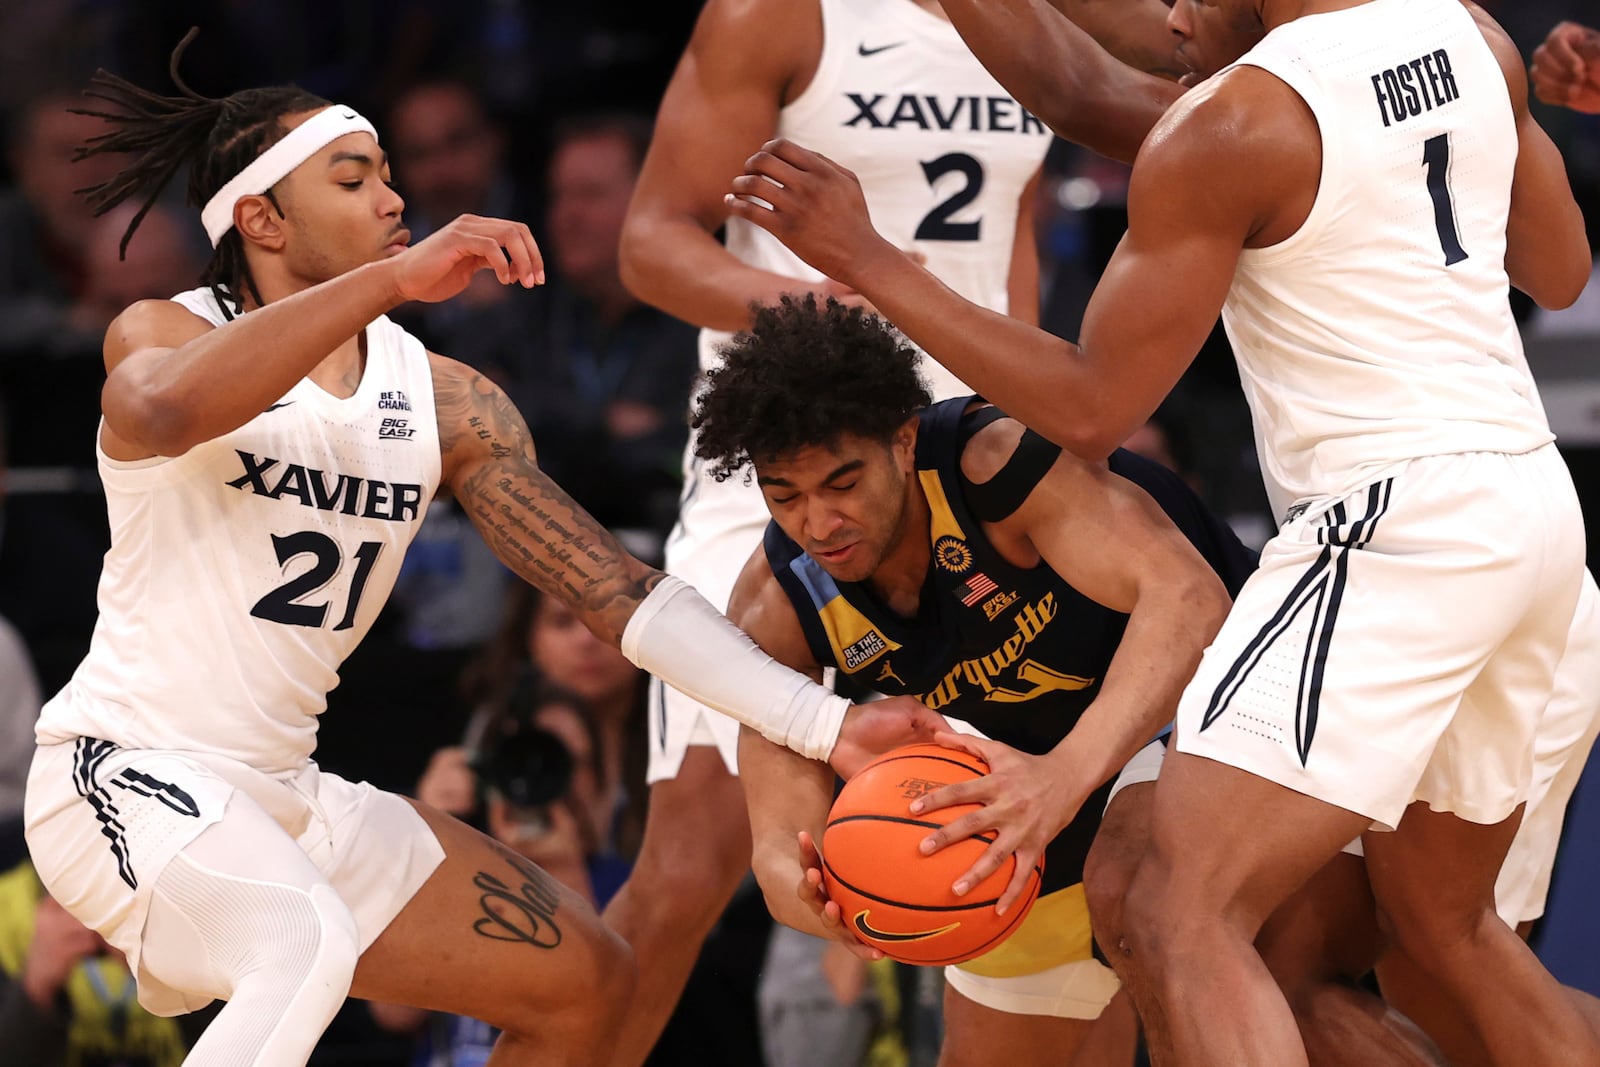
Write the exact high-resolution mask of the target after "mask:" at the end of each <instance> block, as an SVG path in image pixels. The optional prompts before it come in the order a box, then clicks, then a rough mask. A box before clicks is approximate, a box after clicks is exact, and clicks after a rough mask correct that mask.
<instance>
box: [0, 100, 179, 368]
mask: <svg viewBox="0 0 1600 1067" xmlns="http://www.w3.org/2000/svg"><path fill="white" fill-rule="evenodd" d="M82 103H83V101H82V100H81V99H80V98H78V97H77V96H75V95H73V94H70V93H65V92H51V93H46V94H43V95H40V96H38V97H36V98H35V99H33V100H32V101H31V102H29V103H28V104H26V105H24V106H23V107H22V108H21V109H20V111H19V112H18V114H17V115H16V116H15V121H14V125H13V127H12V129H11V131H10V137H9V143H8V145H7V148H8V150H9V160H10V163H11V170H12V173H13V174H14V175H15V177H16V188H15V189H14V190H12V191H9V192H6V193H3V194H0V359H5V358H12V359H14V358H17V357H19V356H22V355H30V356H31V355H37V354H39V353H41V352H43V353H57V352H59V351H60V347H61V345H62V344H63V343H64V344H65V345H66V346H67V348H68V349H69V350H70V351H76V350H77V349H78V347H79V346H81V344H82V335H81V334H80V333H79V332H78V331H76V330H72V329H70V328H69V326H70V323H71V315H72V306H73V304H74V303H75V302H76V301H77V300H78V299H80V298H81V297H82V296H83V293H84V290H85V287H86V283H87V278H88V265H87V261H86V258H87V254H88V247H89V240H90V235H91V233H92V232H93V230H94V225H95V219H94V214H93V212H92V211H91V210H90V208H89V206H88V204H87V203H86V202H85V201H84V199H83V198H82V197H80V196H78V195H77V194H76V193H75V192H74V191H73V190H75V189H82V188H84V187H85V186H88V185H94V184H97V183H99V182H101V181H104V180H106V179H107V178H109V177H110V176H111V175H112V174H115V173H116V171H117V170H118V168H119V167H120V166H121V161H120V159H119V158H118V157H117V156H115V155H102V156H96V157H93V158H92V159H90V160H86V161H83V162H79V163H74V162H73V161H72V157H73V153H74V152H75V151H76V149H77V147H78V146H79V145H80V144H82V143H83V142H84V141H86V140H88V139H89V138H92V137H94V136H95V135H96V134H99V133H101V132H103V131H104V130H105V124H104V123H102V122H101V120H99V119H96V118H91V117H89V116H87V115H74V114H72V113H71V112H70V111H68V110H67V109H68V108H73V107H78V106H80V105H81V104H82ZM168 295H170V294H168ZM93 351H94V352H95V353H97V354H98V352H99V345H98V343H96V344H95V345H94V346H93Z"/></svg>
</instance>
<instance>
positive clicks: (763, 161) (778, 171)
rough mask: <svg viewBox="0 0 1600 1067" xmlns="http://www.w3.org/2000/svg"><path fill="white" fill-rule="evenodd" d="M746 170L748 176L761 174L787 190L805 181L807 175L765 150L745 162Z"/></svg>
mask: <svg viewBox="0 0 1600 1067" xmlns="http://www.w3.org/2000/svg"><path fill="white" fill-rule="evenodd" d="M744 169H745V173H746V174H747V175H751V174H759V175H761V176H762V177H764V178H766V179H768V180H769V181H775V182H777V183H778V184H779V185H782V186H784V187H785V188H792V187H794V186H795V185H797V184H799V183H800V182H802V181H804V180H805V174H804V172H802V171H801V170H800V168H798V167H796V166H795V165H794V164H792V163H790V162H789V161H788V160H786V159H783V158H781V157H779V156H775V155H773V154H772V153H771V152H767V151H764V150H763V151H760V152H757V153H756V154H755V155H753V156H751V157H750V158H749V159H747V160H745V161H744Z"/></svg>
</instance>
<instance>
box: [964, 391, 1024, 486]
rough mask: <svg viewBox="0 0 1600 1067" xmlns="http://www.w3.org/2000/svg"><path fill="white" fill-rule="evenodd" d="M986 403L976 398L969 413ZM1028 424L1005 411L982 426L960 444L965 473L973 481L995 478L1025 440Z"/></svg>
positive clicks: (971, 482) (976, 482) (967, 411)
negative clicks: (1023, 437)
mask: <svg viewBox="0 0 1600 1067" xmlns="http://www.w3.org/2000/svg"><path fill="white" fill-rule="evenodd" d="M984 406H985V405H984V404H983V402H981V401H973V402H972V403H970V404H968V405H967V408H966V413H968V414H970V413H972V412H975V411H978V410H981V409H982V408H983V407H984ZM1026 430H1027V427H1025V426H1023V425H1022V423H1020V422H1018V421H1017V420H1016V419H1013V418H1012V417H1011V416H1009V415H1002V416H1000V417H999V418H996V419H994V420H993V421H992V422H989V423H987V424H986V425H984V426H981V427H979V428H978V429H977V430H976V431H974V432H973V433H971V434H969V435H968V436H967V437H966V439H965V440H964V441H962V442H961V444H960V446H959V447H960V449H961V476H962V477H963V478H965V479H966V480H967V481H968V482H969V483H970V484H973V485H981V484H983V483H985V482H988V481H991V480H992V479H993V478H994V477H995V475H997V474H999V473H1000V472H1001V471H1002V470H1004V469H1005V467H1006V465H1007V464H1008V463H1010V462H1011V459H1012V457H1013V456H1015V455H1016V453H1017V446H1018V445H1020V444H1021V443H1022V435H1023V434H1024V433H1025V432H1026Z"/></svg>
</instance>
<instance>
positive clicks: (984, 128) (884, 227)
mask: <svg viewBox="0 0 1600 1067" xmlns="http://www.w3.org/2000/svg"><path fill="white" fill-rule="evenodd" d="M818 2H819V3H820V5H821V8H822V35H823V44H822V57H821V60H820V62H819V64H818V66H817V71H816V74H815V75H814V76H813V77H812V79H811V82H810V83H809V84H808V85H807V86H806V88H805V90H804V91H803V92H801V94H800V96H799V97H797V98H796V99H795V100H794V101H792V102H791V103H790V104H788V105H787V106H786V107H784V108H783V109H782V110H781V111H780V112H779V115H778V134H779V135H780V136H783V137H787V138H789V139H790V140H792V141H794V142H796V143H797V144H800V145H803V146H805V147H806V148H810V149H813V150H815V151H818V152H821V153H822V154H823V155H825V156H827V157H828V158H830V159H832V160H833V161H834V162H836V163H838V164H840V165H841V166H844V167H848V168H849V169H850V170H852V171H854V172H855V174H856V176H857V177H858V178H860V179H861V188H862V191H863V193H865V195H866V200H867V209H868V211H869V213H870V214H871V216H872V224H873V226H874V227H875V228H876V229H877V231H878V232H879V233H881V234H882V235H883V236H884V237H885V239H887V240H888V241H889V242H890V243H891V244H893V245H895V246H896V247H897V248H900V249H902V250H905V251H916V252H920V253H921V254H922V255H924V256H926V257H927V262H926V266H927V268H928V270H930V271H932V272H933V273H934V274H935V275H937V276H938V277H939V279H940V280H941V281H943V282H944V283H945V284H946V285H948V286H950V288H952V289H954V290H955V291H956V292H958V293H960V294H961V295H962V296H964V297H966V298H967V299H968V300H971V301H972V302H973V303H976V304H982V305H983V306H984V307H987V308H992V309H994V310H996V311H1000V312H1004V311H1006V310H1007V308H1008V306H1009V303H1010V301H1009V299H1008V296H1007V290H1006V282H1007V278H1008V277H1009V275H1010V271H1011V249H1012V245H1013V243H1014V239H1015V236H1016V229H1017V201H1018V200H1019V199H1020V198H1021V196H1022V190H1023V188H1024V187H1025V186H1026V185H1027V183H1028V180H1029V179H1030V178H1032V177H1033V174H1034V172H1035V171H1037V170H1038V169H1039V165H1040V163H1042V162H1043V161H1044V154H1045V150H1046V149H1047V148H1048V147H1049V145H1050V133H1049V131H1048V130H1046V129H1045V127H1044V124H1043V123H1041V122H1040V121H1039V120H1038V119H1036V118H1034V117H1033V115H1031V114H1029V113H1028V112H1027V111H1026V110H1024V109H1023V107H1022V106H1021V105H1020V104H1018V103H1017V102H1016V101H1015V100H1013V99H1012V98H1011V94H1009V93H1007V92H1006V91H1005V90H1004V89H1002V88H1001V87H1000V83H999V82H997V81H995V80H994V77H993V76H992V75H991V74H990V73H989V72H988V71H987V70H985V69H984V68H983V65H982V64H981V63H979V62H978V61H977V59H976V58H974V57H973V55H972V53H971V52H970V51H968V50H967V46H966V44H964V43H963V42H962V40H961V35H960V34H958V33H957V32H956V30H955V27H954V26H952V25H950V23H949V22H947V21H946V20H944V19H943V18H940V17H939V16H938V15H935V14H932V13H931V12H929V11H926V10H924V9H922V8H920V7H918V6H917V5H916V4H914V3H912V2H911V0H818ZM727 247H728V249H729V251H731V252H732V253H733V254H734V255H735V256H737V257H739V259H741V260H743V261H744V262H746V263H749V264H751V265H753V266H756V267H760V268H762V269H763V270H769V271H773V272H775V273H778V274H783V275H787V276H789V277H792V278H804V279H807V280H813V281H815V280H820V279H821V278H822V275H821V274H820V273H818V272H817V271H816V270H813V269H812V268H811V267H810V266H809V265H807V264H806V263H805V261H803V260H802V259H800V258H799V257H798V256H796V255H795V254H794V253H793V252H790V251H789V250H788V249H787V248H785V247H784V245H783V243H782V242H781V241H779V240H778V239H777V238H775V237H773V236H772V235H771V234H769V233H767V232H766V231H765V230H763V229H761V228H759V227H757V226H754V225H751V224H750V223H747V222H745V221H744V220H743V219H737V218H734V219H729V220H728V226H727ZM728 337H729V335H728V334H726V333H722V332H720V331H715V330H705V331H702V333H701V345H700V356H701V358H700V365H701V367H702V368H705V367H710V366H714V365H715V364H716V363H717V362H719V361H718V360H717V358H716V356H715V354H714V352H713V351H712V346H714V345H717V344H721V343H722V342H724V341H726V340H727V339H728ZM922 372H923V375H924V377H926V378H927V379H928V380H929V384H930V385H931V386H932V388H933V394H934V399H935V400H942V399H944V398H946V397H950V396H958V395H960V394H963V393H970V392H972V390H971V389H968V388H967V387H966V386H964V385H962V384H961V382H960V381H959V380H958V379H957V378H956V377H955V375H953V374H951V373H950V372H949V371H947V370H945V369H944V368H943V367H940V366H939V365H938V364H936V363H934V362H933V361H932V360H928V359H924V361H923V368H922Z"/></svg>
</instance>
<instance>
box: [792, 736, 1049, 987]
mask: <svg viewBox="0 0 1600 1067" xmlns="http://www.w3.org/2000/svg"><path fill="white" fill-rule="evenodd" d="M988 771H989V765H988V764H987V763H985V762H984V761H983V760H981V759H979V758H978V757H977V756H971V755H968V754H967V753H965V752H961V751H958V750H956V749H950V748H944V747H942V746H940V745H907V746H905V747H904V748H897V749H895V750H894V751H893V752H890V753H888V754H886V755H883V756H880V757H878V758H877V759H876V760H873V761H872V762H871V763H869V764H867V766H865V767H864V768H862V769H861V772H860V773H859V774H857V775H856V776H855V777H854V778H852V779H850V781H848V782H846V783H845V787H844V789H843V790H842V791H841V792H840V793H839V797H838V799H837V800H835V801H834V802H833V810H831V811H830V812H829V813H828V825H827V828H826V829H825V830H824V831H823V835H822V880H823V886H824V887H825V888H826V889H827V891H828V896H829V897H831V898H832V899H833V900H835V901H837V902H838V904H839V909H840V910H841V911H842V912H843V913H844V921H845V922H847V923H849V924H850V926H851V928H852V929H853V930H854V931H855V934H856V936H857V937H859V938H861V940H863V941H865V942H867V943H868V944H871V945H875V946H876V947H878V948H880V949H882V950H883V951H884V953H886V954H887V955H889V956H891V957H892V958H894V959H897V960H900V961H901V962H902V963H921V964H945V963H960V962H961V961H963V960H970V959H972V958H973V957H974V956H981V955H983V954H984V953H985V952H988V951H989V950H990V949H991V948H994V947H995V946H996V945H998V944H999V943H1000V942H1001V941H1003V940H1004V939H1005V937H1006V935H1007V934H1009V933H1011V931H1012V930H1014V929H1016V928H1017V926H1018V925H1019V924H1020V923H1021V922H1022V920H1023V917H1024V916H1026V915H1027V914H1028V909H1029V908H1031V907H1033V902H1034V900H1035V899H1036V898H1037V897H1038V895H1039V878H1040V876H1041V875H1042V874H1043V873H1044V869H1043V861H1042V860H1041V861H1040V864H1039V865H1038V866H1036V867H1035V868H1034V870H1033V874H1032V876H1031V877H1030V878H1029V879H1028V888H1027V891H1026V893H1025V894H1024V895H1023V897H1022V899H1021V900H1020V901H1018V903H1017V904H1016V905H1014V906H1013V907H1012V909H1011V910H1010V911H1008V912H1007V913H1006V914H1004V915H997V914H996V913H995V910H994V906H995V903H996V902H997V901H998V900H999V899H1000V894H1001V893H1003V892H1004V891H1005V888H1006V886H1007V885H1008V884H1010V882H1011V874H1012V872H1013V871H1014V870H1015V869H1016V857H1014V856H1013V857H1009V858H1007V860H1006V861H1005V863H1004V864H1003V865H1002V866H1001V867H1000V869H999V870H998V871H996V872H995V873H993V874H991V875H990V876H989V877H988V878H985V879H984V880H983V881H981V882H979V883H978V884H977V885H975V886H973V887H972V889H971V890H969V891H968V892H967V895H966V896H964V897H958V896H956V895H955V894H954V893H953V892H951V891H950V887H951V886H952V885H954V884H955V881H956V879H957V878H959V877H961V875H963V874H964V873H966V871H967V869H968V868H969V867H971V866H972V864H973V862H974V861H976V860H977V858H978V857H979V856H980V855H982V854H983V851H984V849H986V848H988V847H989V843H990V842H992V841H993V840H994V832H993V831H992V830H991V831H989V832H987V833H984V834H981V835H977V836H974V837H970V838H968V839H967V840H965V841H957V842H955V843H954V844H950V845H946V846H945V847H944V848H942V849H940V850H939V851H938V852H935V853H934V854H933V855H931V856H924V855H923V854H922V853H921V852H920V851H918V848H917V846H918V844H919V843H920V842H921V841H922V839H923V838H925V837H927V836H928V834H930V833H932V832H933V831H934V830H937V829H938V828H939V827H941V826H943V825H945V824H946V823H948V822H953V821H954V820H956V819H958V818H960V817H961V816H962V815H965V814H966V813H967V812H969V811H972V810H974V809H975V808H976V807H977V805H976V804H959V805H956V806H955V807H951V808H941V809H939V810H938V811H931V812H927V813H926V814H923V815H912V814H911V807H910V805H911V802H912V801H913V800H915V799H916V798H917V797H919V796H922V795H923V794H924V793H931V792H933V791H934V790H936V789H940V788H942V787H944V786H946V785H951V784H953V783H955V782H962V781H966V780H968V779H971V778H978V777H981V776H983V775H984V774H987V773H988Z"/></svg>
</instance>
